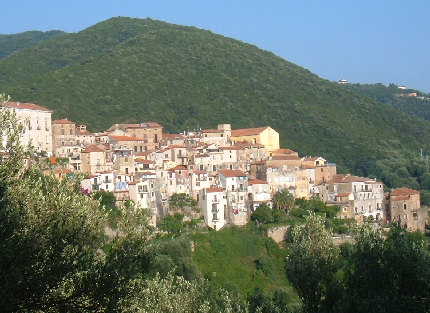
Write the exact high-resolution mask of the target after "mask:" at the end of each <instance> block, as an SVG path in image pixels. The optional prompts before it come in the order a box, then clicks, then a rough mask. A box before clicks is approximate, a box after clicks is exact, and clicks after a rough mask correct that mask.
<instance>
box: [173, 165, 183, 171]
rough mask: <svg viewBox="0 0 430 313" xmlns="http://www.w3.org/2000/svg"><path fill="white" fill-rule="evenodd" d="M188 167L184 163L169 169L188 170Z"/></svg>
mask: <svg viewBox="0 0 430 313" xmlns="http://www.w3.org/2000/svg"><path fill="white" fill-rule="evenodd" d="M186 170H187V168H186V167H185V166H183V165H176V166H175V167H172V168H171V169H169V171H186Z"/></svg>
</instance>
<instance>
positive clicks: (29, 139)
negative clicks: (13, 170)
mask: <svg viewBox="0 0 430 313" xmlns="http://www.w3.org/2000/svg"><path fill="white" fill-rule="evenodd" d="M4 108H7V109H11V110H13V111H15V113H16V115H17V117H18V119H19V120H20V121H21V123H23V124H24V126H25V129H24V133H23V134H22V135H21V137H20V141H21V144H22V145H23V146H24V147H26V146H28V145H29V144H31V145H32V146H33V147H34V148H35V149H36V151H37V152H46V153H47V155H48V156H51V155H52V128H51V115H52V111H51V110H49V109H47V108H44V107H41V106H39V105H36V104H33V103H21V102H7V103H5V105H4V106H2V107H1V109H4Z"/></svg>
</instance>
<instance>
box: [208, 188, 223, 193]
mask: <svg viewBox="0 0 430 313" xmlns="http://www.w3.org/2000/svg"><path fill="white" fill-rule="evenodd" d="M206 192H207V193H210V192H222V189H221V188H218V187H212V188H206Z"/></svg>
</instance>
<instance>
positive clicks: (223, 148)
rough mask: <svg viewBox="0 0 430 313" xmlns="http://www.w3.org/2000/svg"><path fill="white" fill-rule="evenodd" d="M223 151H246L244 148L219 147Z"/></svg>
mask: <svg viewBox="0 0 430 313" xmlns="http://www.w3.org/2000/svg"><path fill="white" fill-rule="evenodd" d="M219 148H220V149H221V150H244V148H243V147H237V146H231V147H219Z"/></svg>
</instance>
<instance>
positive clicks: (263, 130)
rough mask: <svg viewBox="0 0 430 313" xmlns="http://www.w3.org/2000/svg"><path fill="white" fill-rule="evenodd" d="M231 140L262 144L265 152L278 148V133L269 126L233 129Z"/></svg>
mask: <svg viewBox="0 0 430 313" xmlns="http://www.w3.org/2000/svg"><path fill="white" fill-rule="evenodd" d="M230 140H231V142H232V143H233V144H234V143H237V142H250V143H259V144H261V145H263V146H264V147H265V148H266V150H267V154H268V155H269V156H270V155H272V153H273V151H275V150H278V149H279V133H278V132H277V131H276V130H274V129H273V128H271V127H270V126H264V127H258V128H245V129H235V130H232V131H231V137H230Z"/></svg>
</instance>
